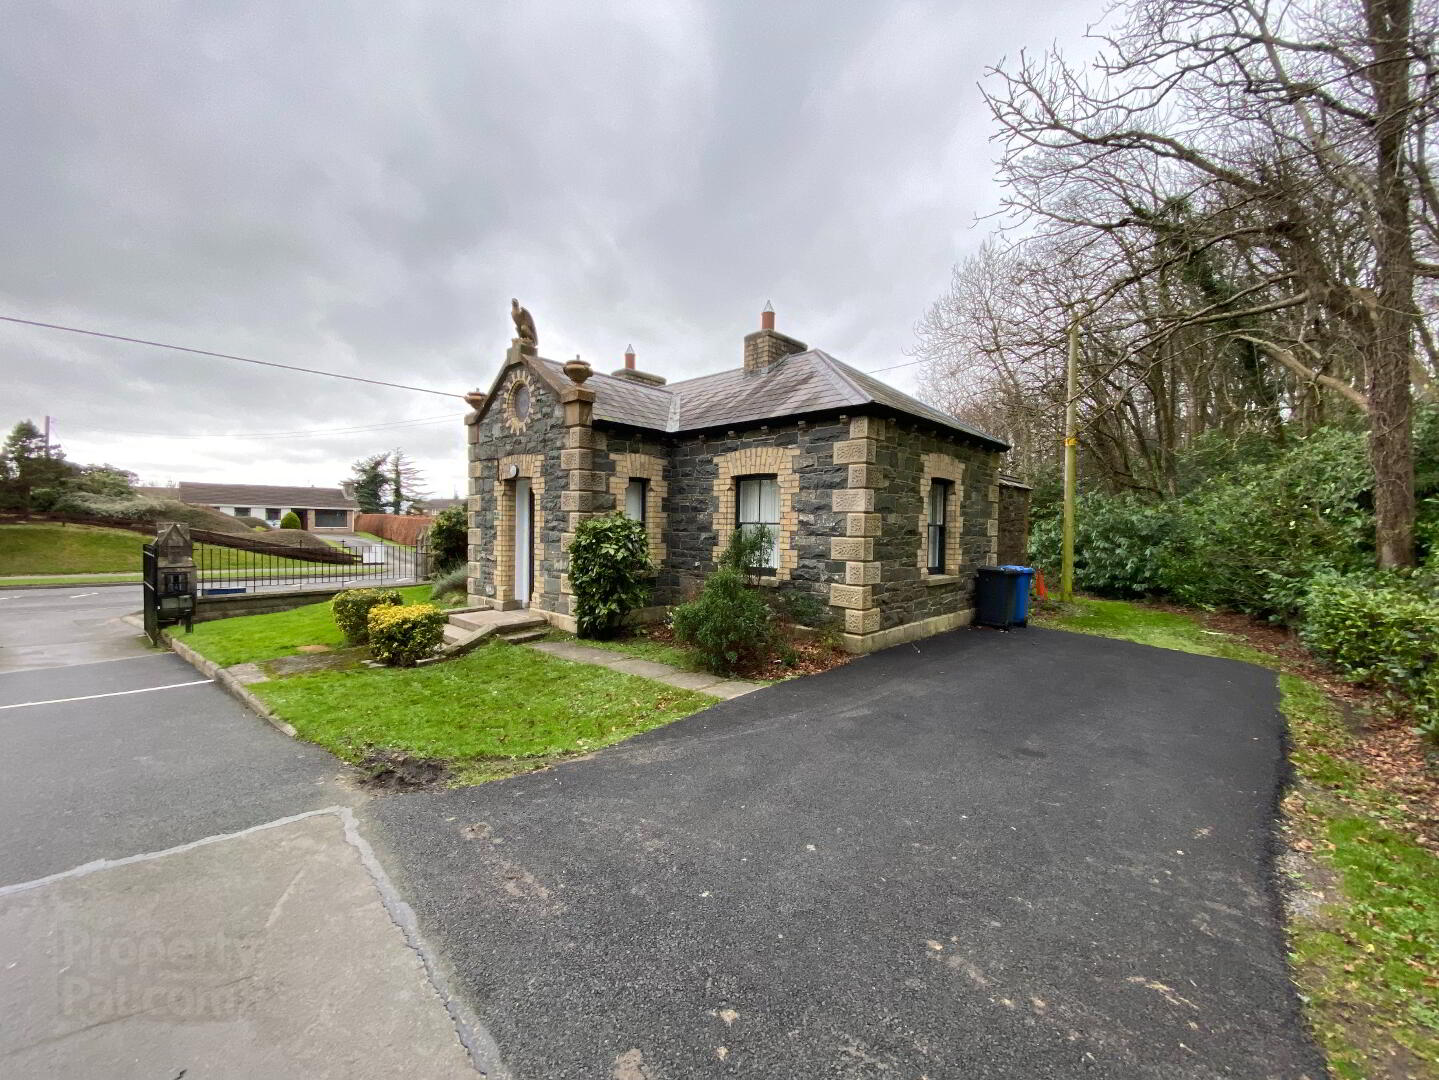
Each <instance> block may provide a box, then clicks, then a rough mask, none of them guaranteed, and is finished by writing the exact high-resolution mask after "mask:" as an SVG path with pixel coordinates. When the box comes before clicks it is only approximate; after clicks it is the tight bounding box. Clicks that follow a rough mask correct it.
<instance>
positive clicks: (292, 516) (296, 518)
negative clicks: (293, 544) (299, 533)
mask: <svg viewBox="0 0 1439 1080" xmlns="http://www.w3.org/2000/svg"><path fill="white" fill-rule="evenodd" d="M280 528H282V529H299V528H303V526H302V525H301V524H300V515H299V514H297V513H295V511H293V510H286V511H285V516H284V517H282V518H281V519H280Z"/></svg>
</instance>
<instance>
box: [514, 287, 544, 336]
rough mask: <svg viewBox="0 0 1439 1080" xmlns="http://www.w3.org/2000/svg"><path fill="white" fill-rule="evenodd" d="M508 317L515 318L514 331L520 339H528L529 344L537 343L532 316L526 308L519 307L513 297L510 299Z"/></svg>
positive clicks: (518, 303)
mask: <svg viewBox="0 0 1439 1080" xmlns="http://www.w3.org/2000/svg"><path fill="white" fill-rule="evenodd" d="M510 318H512V319H514V320H515V333H516V334H517V335H518V336H519V339H520V340H521V341H528V342H529V343H530V344H531V345H538V344H539V340H540V339H539V337H538V335H536V333H535V320H534V317H533V316H532V315H531V314H530V313H529V311H528V309H526V308H522V307H520V302H519V301H518V300H516V299H514V298H513V297H511V299H510Z"/></svg>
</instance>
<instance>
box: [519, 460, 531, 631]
mask: <svg viewBox="0 0 1439 1080" xmlns="http://www.w3.org/2000/svg"><path fill="white" fill-rule="evenodd" d="M533 526H534V507H533V504H532V499H531V496H530V482H529V481H528V480H523V479H522V480H516V481H515V599H516V600H518V601H519V602H520V606H521V607H529V606H530V579H531V578H532V577H533V576H534V573H533V568H532V566H531V551H532V549H533V544H532V542H531V540H530V530H531V529H532V528H533Z"/></svg>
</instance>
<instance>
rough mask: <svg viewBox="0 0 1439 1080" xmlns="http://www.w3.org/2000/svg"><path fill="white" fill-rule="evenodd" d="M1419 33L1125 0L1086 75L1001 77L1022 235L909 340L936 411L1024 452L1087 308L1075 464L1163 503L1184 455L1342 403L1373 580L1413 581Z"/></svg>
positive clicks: (1419, 271)
mask: <svg viewBox="0 0 1439 1080" xmlns="http://www.w3.org/2000/svg"><path fill="white" fill-rule="evenodd" d="M1435 26H1436V21H1435V17H1434V12H1433V10H1432V8H1428V7H1426V8H1423V9H1422V10H1420V11H1419V12H1418V15H1417V17H1416V8H1415V2H1414V0H1345V2H1341V3H1340V4H1338V5H1335V4H1328V3H1321V2H1320V0H1307V3H1303V4H1301V5H1297V6H1295V5H1290V6H1284V7H1270V6H1269V5H1268V4H1267V2H1265V0H1237V2H1236V0H1138V2H1136V3H1132V4H1130V5H1129V6H1128V7H1127V8H1125V9H1123V19H1122V22H1121V23H1120V24H1119V26H1118V27H1117V29H1115V30H1114V31H1112V32H1108V33H1104V34H1101V35H1099V40H1100V42H1101V52H1100V55H1099V56H1098V58H1097V59H1096V60H1095V61H1094V62H1093V63H1092V64H1091V65H1088V66H1087V67H1083V68H1077V67H1074V66H1071V65H1070V64H1068V63H1067V62H1066V61H1065V60H1064V58H1063V57H1062V56H1059V55H1058V54H1055V53H1050V54H1046V55H1044V56H1042V57H1038V58H1030V57H1023V56H1022V57H1020V59H1019V61H1018V62H1017V63H1016V64H1012V65H1008V66H1005V67H1002V68H1000V69H998V70H997V72H996V75H997V76H998V79H999V83H1000V85H999V89H998V90H997V91H996V92H994V93H992V94H991V95H989V98H988V100H989V104H990V106H991V108H992V110H993V113H994V116H995V118H996V120H997V122H998V124H999V128H1000V142H1001V144H1002V154H1001V161H1000V175H1001V179H1002V181H1003V182H1004V184H1005V188H1006V193H1007V203H1006V208H1007V210H1008V212H1009V213H1010V215H1011V224H1015V225H1021V226H1024V227H1025V229H1026V230H1027V231H1026V232H1025V234H1024V236H1025V238H1024V239H1023V241H1021V242H1020V243H1019V244H1018V245H1017V250H1016V249H1012V250H1010V251H1009V252H1007V253H1004V254H1003V255H1001V254H1000V253H999V252H998V251H994V252H990V253H986V254H984V255H982V256H981V258H980V259H979V260H978V261H975V262H972V263H971V264H969V265H967V266H966V267H962V268H960V270H958V271H957V273H956V279H955V283H954V287H953V288H952V289H951V292H950V294H949V295H948V296H947V297H946V298H943V299H942V300H941V301H940V303H939V304H938V305H936V308H935V309H934V310H932V311H931V312H930V314H929V315H928V316H927V317H926V320H925V321H924V322H923V323H922V324H921V327H920V351H921V355H924V356H927V357H928V358H930V359H932V360H933V361H934V364H932V365H931V376H930V383H931V392H932V393H945V392H949V393H953V392H954V390H953V386H952V384H953V383H954V382H955V381H956V380H955V379H953V378H946V377H945V372H946V371H949V372H950V373H951V375H953V374H956V373H958V372H959V371H961V370H962V371H963V372H964V373H965V374H966V375H967V376H968V377H969V378H970V379H971V382H972V384H973V385H976V386H977V385H979V384H980V382H982V383H983V385H984V386H985V388H986V389H987V390H988V391H989V392H990V393H991V394H994V393H998V394H999V395H1000V397H999V399H998V400H1000V401H1001V402H1004V403H1005V404H1004V405H1003V406H1001V411H1003V412H1005V414H1006V416H1007V418H1008V419H1007V420H1006V422H1005V423H1006V425H1007V427H1008V428H1009V429H1010V431H1009V433H1010V434H1011V436H1012V437H1013V435H1014V432H1015V431H1016V430H1020V429H1021V428H1022V429H1023V430H1024V432H1026V433H1027V432H1028V431H1029V430H1030V429H1029V428H1028V427H1026V426H1025V425H1028V424H1030V420H1029V419H1028V415H1027V413H1026V410H1034V411H1035V412H1036V413H1037V412H1038V410H1039V409H1040V407H1041V406H1042V405H1045V404H1047V403H1048V404H1052V401H1053V397H1054V393H1055V385H1054V381H1055V370H1056V360H1057V359H1058V357H1059V356H1060V355H1061V354H1060V353H1059V352H1058V337H1057V330H1058V329H1059V326H1060V324H1062V322H1064V321H1065V320H1066V319H1067V318H1068V317H1069V315H1070V314H1071V313H1073V312H1076V311H1081V310H1082V311H1083V312H1084V313H1085V314H1086V342H1085V345H1086V349H1085V354H1086V366H1085V372H1084V381H1083V385H1084V397H1085V402H1084V411H1085V419H1086V425H1087V431H1088V436H1089V437H1088V439H1087V442H1086V450H1087V453H1088V454H1089V456H1090V457H1091V458H1093V459H1094V460H1095V461H1096V462H1097V463H1099V465H1100V467H1101V468H1103V469H1104V470H1105V471H1106V472H1107V474H1108V475H1109V476H1110V477H1111V479H1113V480H1114V481H1115V482H1116V483H1118V484H1119V485H1120V486H1123V485H1126V484H1127V485H1129V486H1134V487H1137V488H1149V489H1153V490H1156V491H1163V490H1166V489H1167V488H1172V484H1173V454H1174V450H1175V448H1176V447H1177V446H1180V445H1183V443H1184V441H1185V440H1186V439H1191V438H1194V437H1196V436H1197V435H1198V434H1201V433H1202V432H1203V431H1205V430H1208V429H1209V428H1212V427H1219V428H1221V429H1222V430H1228V431H1242V430H1264V431H1267V432H1269V433H1270V435H1271V436H1272V437H1274V438H1282V437H1283V435H1284V430H1285V426H1286V423H1291V422H1294V421H1295V420H1298V421H1299V422H1301V423H1305V422H1311V421H1318V420H1320V419H1322V418H1323V416H1324V410H1325V408H1326V406H1325V401H1326V399H1330V398H1337V399H1338V400H1340V401H1342V402H1344V403H1345V405H1347V406H1349V407H1352V408H1355V409H1357V410H1359V412H1360V413H1361V414H1363V416H1364V417H1365V419H1366V422H1367V424H1368V430H1369V450H1370V460H1371V464H1372V467H1373V470H1374V497H1375V516H1376V534H1375V535H1376V550H1377V553H1378V560H1379V562H1380V564H1381V565H1385V566H1397V565H1405V564H1408V563H1410V562H1412V560H1413V518H1414V494H1413V441H1412V432H1411V416H1412V409H1413V387H1414V386H1416V385H1417V386H1418V387H1419V388H1420V390H1421V392H1428V391H1429V390H1430V389H1431V388H1432V385H1433V381H1434V380H1433V376H1434V374H1435V373H1436V372H1439V368H1436V367H1435V358H1436V351H1439V350H1436V348H1435V344H1434V335H1433V333H1432V332H1431V330H1430V327H1429V326H1428V323H1427V321H1426V319H1425V318H1424V316H1427V315H1428V314H1429V312H1430V311H1431V310H1432V302H1433V288H1432V285H1431V284H1430V283H1431V282H1433V281H1434V280H1436V279H1439V258H1436V239H1439V194H1436V192H1435V189H1434V186H1433V184H1432V182H1431V178H1430V172H1429V163H1428V161H1427V156H1426V155H1427V133H1428V130H1429V124H1430V121H1431V118H1432V115H1433V110H1434V106H1435V100H1436V88H1439V64H1436V62H1435V54H1434V50H1433V41H1434V38H1435ZM1005 275H1009V276H1008V277H1006V276H1005ZM1015 275H1017V277H1016V276H1015ZM986 276H988V277H989V278H990V280H980V279H981V278H982V277H986ZM1421 283H1422V285H1421ZM1041 308H1042V309H1043V310H1039V309H1041ZM1416 346H1420V347H1422V350H1423V351H1422V352H1420V351H1419V348H1418V347H1416ZM946 386H949V387H950V389H949V390H948V391H946V390H945V389H944V387H946ZM990 400H991V401H994V400H995V399H994V398H993V397H991V399H990ZM955 404H956V407H960V408H969V409H973V408H976V407H977V404H976V400H975V398H974V397H973V396H971V397H970V399H969V400H968V401H967V402H966V401H960V402H956V403H955ZM1034 424H1035V425H1036V426H1035V427H1034V428H1033V431H1034V435H1035V436H1039V433H1040V431H1041V430H1042V422H1041V421H1038V420H1035V421H1034ZM1025 437H1028V436H1027V434H1026V436H1025Z"/></svg>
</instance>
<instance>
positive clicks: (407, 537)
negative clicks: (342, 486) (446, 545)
mask: <svg viewBox="0 0 1439 1080" xmlns="http://www.w3.org/2000/svg"><path fill="white" fill-rule="evenodd" d="M434 523H435V519H434V518H432V517H429V516H427V515H425V514H356V515H355V531H356V532H367V533H372V534H373V535H375V536H378V537H380V539H382V540H393V541H394V542H395V543H397V544H406V545H408V546H409V547H414V546H415V544H417V543H418V542H419V540H420V537H421V536H422V535H424V533H425V531H426V530H427V529H429V527H430V526H431V525H433V524H434Z"/></svg>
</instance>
